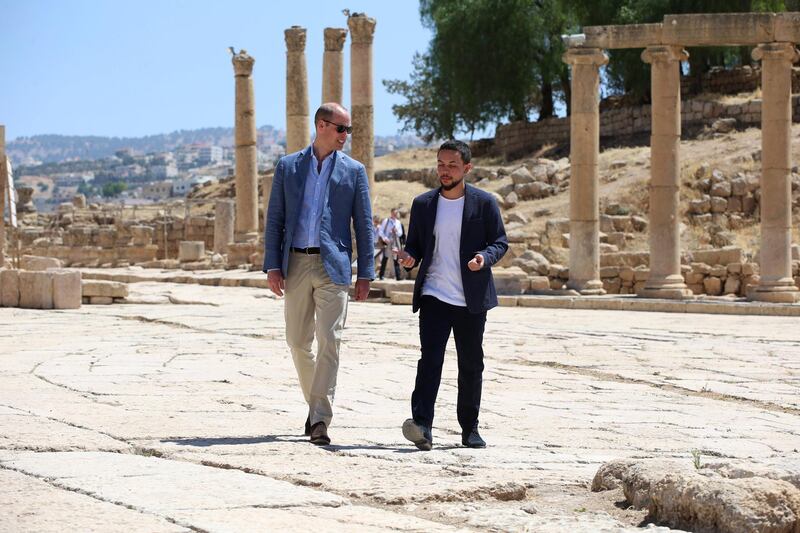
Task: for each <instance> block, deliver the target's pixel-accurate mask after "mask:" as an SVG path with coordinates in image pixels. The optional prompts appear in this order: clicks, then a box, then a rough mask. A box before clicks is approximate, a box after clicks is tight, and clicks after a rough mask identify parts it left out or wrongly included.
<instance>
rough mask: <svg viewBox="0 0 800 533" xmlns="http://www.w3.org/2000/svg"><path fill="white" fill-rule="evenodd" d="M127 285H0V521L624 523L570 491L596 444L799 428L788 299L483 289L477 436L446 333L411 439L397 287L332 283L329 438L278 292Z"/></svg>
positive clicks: (769, 436) (796, 354) (718, 450)
mask: <svg viewBox="0 0 800 533" xmlns="http://www.w3.org/2000/svg"><path fill="white" fill-rule="evenodd" d="M236 274H237V275H242V274H240V273H236ZM220 275H221V274H220ZM129 288H130V296H129V298H128V300H129V302H133V303H127V304H124V305H112V306H85V307H82V308H81V309H74V310H49V311H39V310H28V309H17V308H3V309H0V474H4V475H11V474H14V478H15V479H17V480H18V481H15V483H16V485H15V486H18V487H19V492H20V493H21V494H22V495H17V496H14V498H17V499H19V498H24V497H25V494H27V493H29V494H30V495H31V498H32V500H31V503H30V504H29V507H28V509H29V511H28V514H25V516H23V515H22V514H20V513H17V512H16V511H14V512H11V513H10V514H9V515H8V516H10V517H11V518H10V520H11V522H10V523H11V524H12V530H28V529H38V528H37V525H38V524H43V525H42V527H41V529H44V530H46V529H47V527H46V526H47V524H50V523H57V519H58V517H59V516H60V515H64V516H65V517H66V518H65V523H68V524H77V527H74V528H72V529H81V530H84V529H85V530H92V528H95V529H102V528H100V527H99V526H97V525H96V524H102V523H103V519H97V520H99V522H98V521H96V520H95V521H92V520H94V519H91V520H90V519H89V518H86V525H85V527H81V525H80V524H81V520H83V518H81V517H83V516H84V515H83V514H82V513H83V512H84V511H83V507H80V506H79V507H76V509H78V511H75V510H70V508H69V507H68V506H66V504H64V505H62V504H61V503H60V502H61V498H62V497H63V495H62V492H63V493H66V494H69V495H70V496H69V498H74V497H77V496H79V497H80V498H81V500H80V501H84V500H83V498H88V501H91V502H92V503H91V505H97V504H105V505H112V507H111V509H125V510H126V511H129V512H133V513H135V514H133V515H131V516H133V517H141V520H142V521H141V523H140V524H139V523H136V522H135V521H134V525H135V527H129V528H128V529H129V530H130V529H139V530H141V529H144V530H151V529H152V530H154V531H160V530H161V529H159V528H166V529H163V530H170V529H169V528H178V529H177V530H180V528H195V529H196V530H202V531H248V530H252V531H259V530H264V529H286V530H297V531H308V530H311V529H314V528H315V525H318V526H319V527H322V528H323V529H326V530H341V529H348V528H352V527H349V526H352V525H353V524H356V525H357V529H359V530H367V531H384V530H390V529H398V530H424V531H429V530H430V531H437V530H441V531H447V530H515V531H517V530H519V531H522V530H528V531H565V530H570V531H633V530H634V529H637V526H639V525H640V524H642V521H643V520H644V518H645V512H643V511H635V510H632V509H627V508H625V506H619V505H617V504H618V503H619V500H620V499H621V494H612V493H611V492H609V493H591V492H590V491H589V486H590V484H591V480H592V478H593V476H594V474H595V472H596V471H597V469H598V468H599V466H600V465H601V464H603V463H604V462H606V461H609V460H613V459H621V458H669V459H675V460H679V461H686V462H687V464H691V461H692V460H693V456H692V454H693V452H694V453H699V454H700V455H701V457H703V461H704V462H710V461H711V460H726V459H730V460H738V461H745V462H746V463H747V464H752V465H753V468H755V469H756V470H757V468H758V466H759V465H760V464H762V463H763V464H767V463H769V462H772V463H774V462H776V461H786V460H789V459H790V458H791V457H796V456H797V453H798V450H800V400H798V398H800V394H799V393H800V337H799V336H798V335H797V334H796V325H795V322H796V319H795V318H791V317H771V316H730V315H691V314H684V313H680V314H678V313H658V312H633V311H624V310H622V311H601V310H579V309H542V308H526V307H503V308H498V309H495V310H492V311H491V312H490V313H489V318H488V322H487V329H486V339H485V345H484V349H485V352H486V361H485V363H486V370H485V373H484V392H483V399H482V408H481V420H480V425H481V432H482V435H483V436H484V437H485V438H486V440H487V441H488V443H489V447H488V448H486V449H485V450H470V449H465V448H463V447H461V446H460V432H459V428H458V423H457V421H456V416H455V400H456V393H457V373H456V365H455V347H454V345H453V343H452V341H451V342H450V344H449V345H448V347H447V353H446V361H445V369H444V374H443V379H442V386H441V388H440V393H439V399H438V403H437V414H436V420H435V423H434V426H435V427H434V449H433V451H431V452H429V453H424V452H419V451H417V450H416V448H414V447H413V446H412V445H410V443H408V442H407V441H405V440H404V439H403V437H402V434H401V431H400V426H401V424H402V422H403V420H404V419H405V418H407V417H408V416H409V409H410V406H409V404H410V395H411V390H412V388H413V383H414V374H415V372H416V364H417V359H418V358H419V344H418V334H417V320H418V317H417V316H416V315H413V314H412V313H411V310H410V308H409V307H407V306H392V305H390V304H379V303H355V302H351V304H350V307H349V311H348V322H347V328H346V331H345V333H344V341H343V344H342V356H341V364H340V371H339V380H338V387H337V393H336V403H335V416H334V420H333V424H332V426H331V428H330V434H331V437H332V439H333V444H332V445H331V446H326V447H321V448H320V447H315V446H313V445H310V444H309V443H308V442H307V438H306V437H304V436H303V435H302V429H303V421H304V420H305V416H306V413H305V405H304V402H303V400H302V395H301V393H300V391H299V387H298V385H297V378H296V373H295V370H294V367H293V365H292V362H291V357H290V356H289V353H288V350H287V348H286V346H285V342H284V338H283V330H284V323H283V302H282V301H281V300H279V299H276V298H274V297H272V296H271V295H270V294H268V291H266V290H264V289H261V288H255V287H228V286H207V285H199V284H175V283H168V282H161V281H159V282H140V283H132V284H131V285H130V286H129ZM18 476H23V477H22V478H19V477H18ZM19 480H25V481H24V482H21V481H19ZM34 481H35V483H34ZM42 483H45V485H44V487H45V488H46V489H47V490H46V491H45V492H44V493H42V492H41V488H42V485H41V484H42ZM37 487H39V488H37ZM37 491H38V492H37ZM2 494H3V493H2V492H0V501H2V498H3V496H2ZM42 494H44V496H42ZM8 499H9V497H8V496H6V500H8ZM14 501H17V500H14ZM51 501H52V502H53V505H52V506H51V505H49V503H50V502H51ZM76 505H77V504H76ZM86 505H89V504H86ZM91 505H90V506H89V507H91ZM89 507H87V509H88V508H89ZM29 514H30V515H31V516H28V515H29ZM98 516H104V515H102V514H100V515H98ZM109 516H110V515H109ZM309 517H312V518H313V524H310V523H309V522H308V521H309ZM109 520H112V519H111V518H109ZM153 520H155V522H152V521H153ZM0 522H2V521H0ZM120 523H122V524H127V522H125V521H124V520H122V521H121V522H120ZM152 524H159V525H156V526H153V525H152ZM29 526H30V527H29ZM319 527H317V529H319ZM0 529H1V527H0ZM111 529H113V528H111ZM651 529H656V528H655V527H651ZM172 530H175V529H172Z"/></svg>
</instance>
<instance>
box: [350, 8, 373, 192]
mask: <svg viewBox="0 0 800 533" xmlns="http://www.w3.org/2000/svg"><path fill="white" fill-rule="evenodd" d="M347 26H348V27H349V28H350V106H351V107H352V109H351V113H352V121H353V137H352V139H351V142H352V147H351V149H350V153H351V155H352V156H353V158H354V159H355V160H357V161H360V162H361V163H363V164H364V166H365V167H366V168H367V176H368V177H369V195H370V198H372V200H373V201H374V200H375V173H374V170H373V157H374V154H375V151H374V143H375V137H374V131H373V129H374V128H373V107H372V37H373V35H374V34H375V19H373V18H369V17H368V16H366V15H365V14H358V15H353V16H350V17H348V18H347Z"/></svg>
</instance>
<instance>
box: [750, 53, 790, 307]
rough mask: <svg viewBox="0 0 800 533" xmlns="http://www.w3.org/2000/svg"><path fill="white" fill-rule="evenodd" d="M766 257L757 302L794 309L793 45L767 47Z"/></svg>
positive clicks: (763, 58) (761, 56)
mask: <svg viewBox="0 0 800 533" xmlns="http://www.w3.org/2000/svg"><path fill="white" fill-rule="evenodd" d="M753 59H755V60H757V61H758V60H760V61H761V91H762V102H761V201H760V211H761V251H760V252H759V254H760V265H759V266H760V274H761V277H760V281H759V283H758V286H757V287H755V289H754V290H751V291H750V292H749V293H748V297H749V298H750V299H751V300H758V301H764V302H783V303H794V302H797V301H798V300H799V299H800V292H798V290H797V287H796V286H795V284H794V280H793V279H792V255H791V246H792V189H791V166H792V163H791V127H792V63H794V62H795V61H797V59H798V53H797V50H796V49H795V47H794V44H792V43H769V44H761V45H759V46H758V47H757V48H756V49H755V50H753Z"/></svg>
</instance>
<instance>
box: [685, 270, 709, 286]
mask: <svg viewBox="0 0 800 533" xmlns="http://www.w3.org/2000/svg"><path fill="white" fill-rule="evenodd" d="M705 278H706V275H705V274H703V273H702V272H689V273H688V274H686V275H685V276H683V279H684V281H685V282H686V284H687V285H699V284H701V283H703V280H704V279H705Z"/></svg>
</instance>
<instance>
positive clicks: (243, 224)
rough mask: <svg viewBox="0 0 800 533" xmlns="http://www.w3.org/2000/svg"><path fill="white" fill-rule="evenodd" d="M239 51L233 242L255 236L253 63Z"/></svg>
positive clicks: (235, 60) (236, 64) (235, 62)
mask: <svg viewBox="0 0 800 533" xmlns="http://www.w3.org/2000/svg"><path fill="white" fill-rule="evenodd" d="M254 63H255V59H254V58H253V57H251V56H249V55H248V54H247V52H246V51H244V50H241V51H240V52H239V53H238V54H236V55H235V56H233V71H234V77H235V79H236V117H235V143H236V224H235V228H236V231H235V240H236V242H246V241H251V240H254V239H257V238H258V182H257V177H258V165H257V156H258V153H257V146H256V142H257V132H256V113H255V96H254V92H253V78H252V76H251V75H252V73H253V64H254Z"/></svg>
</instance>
